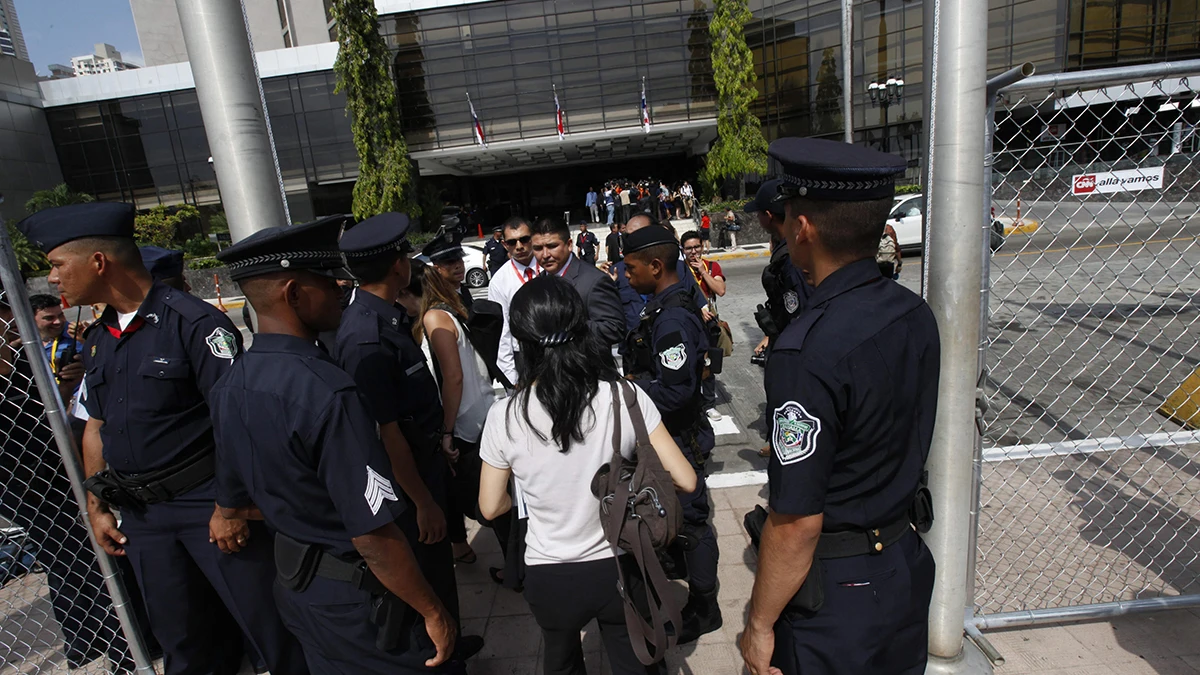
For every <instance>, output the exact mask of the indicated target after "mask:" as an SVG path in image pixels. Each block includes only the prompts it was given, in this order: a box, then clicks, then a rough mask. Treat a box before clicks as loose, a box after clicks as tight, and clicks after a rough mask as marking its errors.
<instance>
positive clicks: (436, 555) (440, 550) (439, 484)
mask: <svg viewBox="0 0 1200 675" xmlns="http://www.w3.org/2000/svg"><path fill="white" fill-rule="evenodd" d="M419 473H420V474H421V480H422V481H424V482H425V486H426V487H428V488H429V492H430V494H432V495H433V501H434V502H435V503H437V505H438V508H440V509H441V510H442V513H443V514H445V516H446V520H447V522H448V523H449V522H450V519H451V517H452V516H451V513H450V509H449V507H448V504H447V500H448V493H449V483H448V481H449V478H450V477H449V473H450V469H449V466H448V465H447V464H446V460H445V459H443V457H442V453H441V452H438V453H437V455H436V456H434V457H432V458H429V459H428V460H425V461H424V462H422V463H421V465H420V467H419ZM459 520H460V521H461V520H462V518H461V517H460V518H459ZM396 525H397V526H398V527H399V528H400V531H401V532H403V533H404V538H405V539H407V540H408V544H409V546H410V547H411V548H412V551H413V557H414V558H416V560H417V566H418V567H420V568H421V574H422V575H423V576H424V577H425V580H426V581H428V582H429V586H430V587H431V588H432V589H433V592H434V594H435V595H437V596H438V599H439V600H441V601H442V604H443V605H445V606H446V611H447V612H449V613H450V616H452V617H454V620H455V621H459V619H460V618H461V617H460V616H459V609H458V581H457V579H456V578H455V576H454V551H453V549H451V548H450V536H449V535H447V536H445V537H443V538H442V540H441V541H439V542H437V543H435V544H422V543H421V528H419V527H418V526H417V510H416V509H415V508H410V509H405V511H404V513H402V514H400V517H399V518H397V519H396ZM450 529H453V526H450ZM460 623H461V622H460Z"/></svg>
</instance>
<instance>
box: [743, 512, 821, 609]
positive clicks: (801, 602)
mask: <svg viewBox="0 0 1200 675" xmlns="http://www.w3.org/2000/svg"><path fill="white" fill-rule="evenodd" d="M766 524H767V510H766V509H764V508H763V507H762V505H759V506H755V507H754V510H753V511H751V512H750V513H747V514H746V515H745V516H744V517H743V518H742V526H743V527H745V528H746V533H747V534H749V535H750V544H751V546H753V547H754V550H755V551H757V550H758V546H759V544H760V543H761V542H762V531H763V527H764V526H765V525H766ZM824 605H825V566H824V564H822V563H821V560H820V559H819V558H817V557H816V555H814V556H813V560H812V565H811V566H810V567H809V568H808V576H807V577H805V578H804V583H803V584H801V585H800V590H798V591H796V594H795V595H793V596H792V599H791V600H789V601H788V604H787V609H791V610H795V611H800V612H807V613H813V612H817V611H819V610H820V609H821V607H823V606H824Z"/></svg>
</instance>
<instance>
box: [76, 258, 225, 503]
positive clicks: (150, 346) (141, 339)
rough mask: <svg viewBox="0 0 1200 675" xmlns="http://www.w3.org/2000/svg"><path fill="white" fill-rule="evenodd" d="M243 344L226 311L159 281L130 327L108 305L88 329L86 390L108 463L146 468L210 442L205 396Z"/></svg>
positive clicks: (179, 457)
mask: <svg viewBox="0 0 1200 675" xmlns="http://www.w3.org/2000/svg"><path fill="white" fill-rule="evenodd" d="M241 351H242V334H241V332H239V331H238V329H237V328H235V327H234V325H233V323H231V322H230V321H229V319H228V317H226V316H225V315H224V314H223V313H221V312H220V311H218V310H217V309H216V308H215V307H213V306H212V305H210V304H208V303H207V302H205V301H203V300H201V299H199V298H197V297H194V296H192V295H189V294H187V293H184V292H183V291H179V290H176V289H174V288H171V287H169V286H165V285H163V284H162V283H161V282H160V283H155V284H154V285H153V286H152V287H151V288H150V293H149V294H148V295H147V296H146V299H145V300H144V301H143V302H142V306H141V307H139V308H138V310H137V316H136V317H134V319H133V321H132V322H131V323H130V324H129V325H128V326H127V327H126V328H125V330H124V331H122V330H121V328H120V327H119V325H118V322H117V312H116V310H114V309H113V308H112V307H109V308H108V309H106V310H104V314H103V315H102V316H101V317H100V320H99V321H97V322H95V323H93V324H92V325H91V326H89V327H88V330H87V332H86V333H85V340H84V348H83V366H84V370H85V375H84V383H85V393H83V394H81V395H83V396H85V399H84V406H85V407H86V408H87V412H88V415H90V416H91V417H93V418H97V419H101V420H104V425H103V426H102V427H100V438H101V440H102V441H103V442H104V461H105V462H107V463H108V466H109V467H111V468H113V469H115V470H116V471H118V472H121V473H141V472H144V471H150V470H153V469H161V468H164V467H167V466H170V465H171V464H174V463H176V462H178V461H180V460H183V459H186V458H188V457H190V456H191V455H194V454H195V453H197V452H199V451H201V450H203V449H205V448H210V447H212V421H211V420H210V419H209V405H208V400H207V399H208V397H209V395H210V391H211V390H212V387H213V385H214V384H215V383H216V381H217V380H218V379H219V378H220V377H221V376H222V375H224V374H225V373H227V372H229V368H230V366H231V365H232V364H233V360H234V357H235V356H237V355H238V354H240V353H241ZM188 496H189V497H192V496H193V494H192V493H189V494H188ZM194 496H196V497H211V494H207V495H206V494H196V495H194Z"/></svg>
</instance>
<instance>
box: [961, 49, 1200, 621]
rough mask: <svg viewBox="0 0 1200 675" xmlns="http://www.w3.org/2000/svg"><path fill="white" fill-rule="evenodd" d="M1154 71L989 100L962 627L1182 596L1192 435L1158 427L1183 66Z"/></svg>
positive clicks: (1190, 346)
mask: <svg viewBox="0 0 1200 675" xmlns="http://www.w3.org/2000/svg"><path fill="white" fill-rule="evenodd" d="M1160 65H1161V67H1160V69H1159V70H1160V71H1161V72H1173V73H1176V74H1173V75H1171V76H1170V77H1161V76H1160V78H1159V79H1154V78H1147V77H1146V75H1147V73H1148V72H1153V70H1152V69H1147V67H1141V68H1136V69H1127V70H1126V71H1122V70H1120V69H1113V70H1108V71H1095V72H1093V73H1091V74H1078V73H1076V74H1070V75H1071V76H1072V77H1068V78H1061V77H1060V78H1057V82H1058V83H1062V82H1070V81H1071V80H1072V79H1073V80H1074V82H1075V84H1073V85H1072V86H1069V87H1065V88H1064V86H1062V85H1061V84H1059V86H1054V85H1055V83H1056V78H1055V77H1051V78H1032V79H1031V80H1027V81H1026V82H1024V83H1021V84H1018V85H1016V86H1014V87H1010V88H1009V89H1008V90H1006V91H1005V92H1004V93H1002V94H1001V97H1000V99H999V100H998V101H997V105H996V113H995V118H994V120H995V125H994V131H993V135H992V155H991V157H992V169H991V178H992V183H991V186H990V190H991V199H992V208H991V219H992V223H991V225H992V228H993V229H995V230H1006V231H1007V232H1008V235H1007V237H1006V239H1005V241H1004V242H1003V245H1002V247H1001V248H999V250H997V251H995V252H994V253H993V254H992V256H991V265H990V270H988V273H989V274H990V284H989V287H988V291H987V295H986V296H985V297H986V299H987V319H988V330H987V333H986V336H985V338H984V339H985V340H986V374H985V388H984V391H985V393H986V396H987V398H988V402H989V405H990V408H989V411H988V412H987V413H986V414H985V416H984V424H983V427H982V430H983V436H984V441H983V447H984V450H983V456H982V460H983V461H982V465H981V470H980V475H981V484H980V504H979V506H980V510H979V529H978V533H977V537H978V542H977V553H976V555H977V560H976V567H975V573H976V577H975V611H976V613H977V614H979V615H996V614H1006V615H1010V616H1012V615H1013V614H1014V613H1020V614H1021V615H1022V616H1024V617H1026V618H1025V619H1022V620H1023V621H1035V620H1037V619H1036V618H1033V617H1036V616H1037V615H1038V614H1039V613H1042V614H1043V615H1044V617H1049V616H1052V615H1055V614H1059V615H1061V614H1062V613H1061V611H1059V610H1061V609H1062V608H1066V607H1076V606H1080V605H1094V604H1097V603H1113V602H1121V601H1136V600H1139V599H1147V598H1162V597H1164V596H1174V595H1181V594H1187V593H1194V592H1196V590H1197V589H1198V588H1200V536H1198V535H1200V499H1198V497H1200V433H1194V432H1192V431H1191V430H1190V429H1189V428H1188V427H1187V426H1186V425H1185V424H1181V423H1180V421H1179V415H1176V416H1175V419H1171V418H1169V417H1168V416H1165V415H1164V414H1163V412H1162V411H1160V408H1161V407H1163V405H1164V403H1165V402H1166V400H1167V399H1168V397H1170V396H1171V395H1172V393H1173V392H1176V390H1177V389H1179V388H1180V387H1181V386H1184V381H1185V380H1186V379H1187V378H1188V376H1190V375H1192V373H1193V371H1194V370H1196V368H1197V366H1200V349H1197V343H1198V341H1200V326H1197V325H1196V323H1197V315H1198V311H1200V306H1198V304H1197V301H1198V300H1200V274H1198V272H1197V270H1198V269H1200V241H1198V240H1197V235H1198V234H1200V135H1198V134H1197V133H1196V125H1197V124H1200V98H1198V97H1197V94H1196V93H1194V90H1195V91H1200V62H1190V63H1188V64H1160ZM1178 73H1182V74H1183V76H1182V77H1181V76H1180V75H1179V74H1178ZM1188 74H1191V75H1192V77H1190V78H1189V77H1187V75H1188ZM1039 80H1040V81H1039ZM1085 80H1090V83H1088V82H1085ZM1101 85H1104V86H1103V87H1101ZM985 187H986V186H985ZM996 243H998V242H993V247H995V244H996ZM1186 387H1192V388H1195V385H1186ZM1186 387H1185V389H1184V390H1182V391H1181V392H1180V393H1179V394H1176V399H1175V400H1178V398H1179V397H1180V396H1182V397H1184V398H1187V394H1189V393H1190V392H1189V391H1188V390H1187V389H1186ZM1196 398H1200V394H1198V395H1196ZM1075 616H1077V617H1079V616H1080V615H1079V614H1075Z"/></svg>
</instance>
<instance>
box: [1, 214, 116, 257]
mask: <svg viewBox="0 0 1200 675" xmlns="http://www.w3.org/2000/svg"><path fill="white" fill-rule="evenodd" d="M135 215H137V211H136V210H135V209H134V208H133V205H132V204H125V203H123V202H90V203H88V204H70V205H68V206H56V207H54V208H52V209H45V210H42V211H38V212H37V213H35V214H33V215H31V216H29V217H28V218H26V219H24V220H22V221H21V222H19V223H17V229H18V230H20V231H21V234H23V235H25V238H26V239H28V240H29V242H30V243H32V244H33V245H34V246H37V247H38V248H40V249H41V250H42V252H43V253H50V252H51V251H53V250H54V249H56V248H58V247H59V246H62V245H63V244H66V243H67V242H71V241H75V240H76V239H87V238H90V237H123V238H126V239H132V238H133V218H134V216H135Z"/></svg>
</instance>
